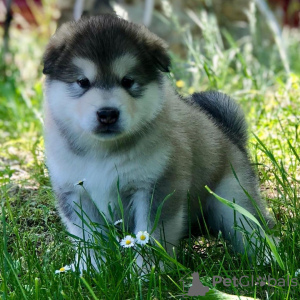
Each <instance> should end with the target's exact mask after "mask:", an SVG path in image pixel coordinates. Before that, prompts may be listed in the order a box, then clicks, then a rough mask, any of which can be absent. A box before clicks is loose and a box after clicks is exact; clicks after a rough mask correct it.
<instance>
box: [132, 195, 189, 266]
mask: <svg viewBox="0 0 300 300" xmlns="http://www.w3.org/2000/svg"><path fill="white" fill-rule="evenodd" d="M150 199H151V193H150V192H148V191H139V192H137V193H136V194H135V195H134V196H133V198H132V201H133V202H132V203H133V208H134V224H135V226H134V233H135V234H137V233H138V232H139V231H144V230H146V231H148V232H149V233H150V232H151V230H152V229H153V226H154V223H155V218H156V215H157V213H158V207H159V206H160V204H161V202H157V201H156V199H153V201H152V204H151V200H150ZM170 201H172V202H176V201H175V199H172V200H171V199H170ZM172 202H171V203H172ZM173 205H174V203H173ZM185 219H186V218H185V209H184V206H183V204H181V205H180V204H178V206H177V207H175V208H174V207H172V204H170V202H169V203H168V200H167V201H166V202H165V203H164V204H163V208H162V211H161V215H160V218H159V222H158V226H157V228H156V229H155V231H154V232H153V234H152V237H153V238H154V239H156V240H157V241H159V242H160V243H161V244H162V245H163V246H165V248H166V251H167V252H168V253H169V254H170V255H173V248H174V246H175V247H176V246H177V244H178V242H179V240H180V239H181V238H182V236H183V234H184V226H185ZM136 261H137V265H138V266H139V267H141V268H142V270H143V272H146V271H147V272H148V271H150V268H151V265H147V266H145V264H144V261H143V258H142V257H141V256H140V255H139V256H138V257H137V260H136ZM161 267H163V266H162V265H161Z"/></svg>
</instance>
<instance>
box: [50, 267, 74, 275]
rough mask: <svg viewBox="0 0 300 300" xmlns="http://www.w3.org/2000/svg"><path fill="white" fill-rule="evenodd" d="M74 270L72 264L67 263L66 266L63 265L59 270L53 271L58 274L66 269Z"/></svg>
mask: <svg viewBox="0 0 300 300" xmlns="http://www.w3.org/2000/svg"><path fill="white" fill-rule="evenodd" d="M70 270H71V271H73V272H74V271H75V268H74V265H68V266H64V267H62V268H60V269H59V270H56V271H55V274H59V273H65V272H67V271H70Z"/></svg>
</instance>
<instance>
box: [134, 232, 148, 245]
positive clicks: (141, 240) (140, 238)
mask: <svg viewBox="0 0 300 300" xmlns="http://www.w3.org/2000/svg"><path fill="white" fill-rule="evenodd" d="M148 242H149V233H148V232H147V231H139V232H138V233H137V235H136V243H137V244H140V245H146V244H147V243H148Z"/></svg>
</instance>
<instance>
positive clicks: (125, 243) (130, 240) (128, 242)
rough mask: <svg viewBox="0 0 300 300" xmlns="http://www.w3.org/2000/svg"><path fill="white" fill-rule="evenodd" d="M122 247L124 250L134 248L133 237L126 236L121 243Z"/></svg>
mask: <svg viewBox="0 0 300 300" xmlns="http://www.w3.org/2000/svg"><path fill="white" fill-rule="evenodd" d="M120 245H121V246H122V247H124V248H130V247H133V246H134V238H133V237H132V236H131V235H127V236H125V238H124V239H123V240H122V241H121V242H120Z"/></svg>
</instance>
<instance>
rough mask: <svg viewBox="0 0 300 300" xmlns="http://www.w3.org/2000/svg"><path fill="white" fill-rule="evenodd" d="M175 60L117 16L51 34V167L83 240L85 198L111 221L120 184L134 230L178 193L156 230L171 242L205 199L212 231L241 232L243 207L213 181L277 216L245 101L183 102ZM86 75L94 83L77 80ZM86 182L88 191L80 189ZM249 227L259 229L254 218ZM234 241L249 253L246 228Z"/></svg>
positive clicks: (203, 97)
mask: <svg viewBox="0 0 300 300" xmlns="http://www.w3.org/2000/svg"><path fill="white" fill-rule="evenodd" d="M169 66H170V59H169V56H168V54H167V52H166V47H165V45H164V43H163V42H162V41H161V40H160V39H159V38H158V37H156V36H155V35H153V34H152V33H150V32H149V31H148V30H147V29H146V28H144V27H141V26H138V25H135V24H132V23H129V22H127V21H124V20H122V19H119V18H117V17H114V16H105V15H103V16H99V17H92V18H89V19H82V20H79V21H78V22H71V23H67V24H65V25H63V26H62V27H61V28H60V29H59V30H58V31H57V33H56V34H55V35H54V36H53V37H52V39H51V41H50V43H49V45H48V47H47V50H46V52H45V55H44V73H45V74H46V76H47V78H46V84H45V95H46V101H45V142H46V156H47V166H48V168H49V171H50V175H51V180H52V184H53V188H54V191H55V193H56V195H57V198H58V208H59V211H60V214H61V217H62V219H63V221H64V222H65V224H66V226H67V228H68V230H69V231H70V232H71V233H72V234H74V235H77V236H82V230H80V228H79V227H80V226H81V224H82V222H81V220H80V218H79V217H78V216H77V214H76V213H75V212H74V208H76V203H77V204H79V201H80V199H81V203H82V207H83V210H84V211H85V213H86V214H87V215H88V216H89V219H90V220H91V221H93V222H96V223H102V219H101V217H100V214H99V211H102V212H103V213H104V214H106V215H107V216H109V213H108V205H109V203H110V205H111V206H113V207H117V206H118V205H117V181H118V180H119V190H120V195H121V198H122V201H123V205H124V207H125V222H126V225H127V226H128V228H129V230H130V231H131V232H134V233H137V232H138V231H140V230H148V231H150V230H151V228H152V226H153V222H154V218H155V215H156V212H157V208H158V207H159V205H160V204H161V202H162V201H163V199H164V198H165V197H166V196H167V195H169V194H171V193H173V194H172V196H171V197H170V198H169V199H168V200H167V201H166V202H165V204H164V206H163V210H162V214H161V218H160V222H159V226H158V228H157V230H156V231H155V233H154V235H155V237H156V238H158V239H159V238H160V229H161V228H162V227H164V232H165V233H166V239H167V242H168V243H169V244H170V245H176V244H177V243H178V241H179V240H180V239H181V238H182V237H183V236H184V235H185V234H186V233H187V228H188V224H187V221H188V214H190V216H191V220H192V222H193V223H197V219H198V218H199V219H200V220H201V219H202V216H201V213H200V207H199V199H200V200H201V205H202V209H203V212H204V217H205V221H206V222H207V224H208V226H209V227H210V228H211V230H212V231H213V232H218V231H220V230H221V231H222V232H223V235H224V236H225V237H226V238H228V239H231V238H232V236H233V235H234V229H233V225H234V212H233V211H232V210H231V209H230V208H228V207H226V206H225V205H223V204H221V203H220V202H218V200H216V199H215V198H214V197H212V196H211V195H210V194H209V193H208V192H207V191H206V189H205V185H207V186H209V187H210V188H211V189H212V190H213V191H215V192H216V193H217V194H218V195H220V196H222V197H224V198H226V199H229V200H233V199H235V202H236V203H238V204H240V205H241V206H243V207H244V208H246V209H247V210H248V211H250V212H251V213H253V214H254V215H256V211H255V209H254V207H253V205H252V203H251V201H250V200H249V199H248V197H247V196H246V195H245V193H244V192H243V190H242V188H241V187H240V184H241V185H242V186H243V187H244V189H245V190H247V191H248V193H249V194H250V195H251V196H252V197H253V198H254V199H255V200H256V201H257V204H258V206H259V207H260V209H261V211H262V213H263V215H264V216H265V217H266V218H267V219H268V220H270V218H269V217H268V215H267V211H266V207H265V204H264V203H263V202H262V200H261V198H260V196H259V192H258V186H257V179H256V176H255V175H254V173H253V171H252V169H251V166H250V163H249V160H248V156H247V151H246V139H247V136H246V125H245V120H244V117H243V114H242V113H241V111H240V109H239V107H238V106H237V105H236V104H235V103H234V102H233V101H232V100H231V99H230V98H229V97H227V96H226V95H223V94H221V93H217V92H204V93H199V94H195V95H193V96H192V97H191V98H190V99H181V98H180V97H179V96H178V95H177V94H176V92H175V91H174V90H173V88H172V87H171V84H170V83H169V81H168V79H167V77H166V76H165V74H164V73H166V72H168V71H169ZM124 77H130V78H131V79H133V80H134V84H133V85H132V86H131V87H130V88H124V87H123V86H122V78H124ZM83 78H87V79H88V80H89V82H90V86H89V87H88V88H82V87H80V85H79V84H78V82H77V81H78V80H80V79H83ZM107 107H109V108H114V109H117V110H118V111H119V112H120V115H119V119H118V121H117V122H116V123H114V124H112V125H109V126H103V124H102V125H101V124H100V123H99V119H97V111H99V110H101V109H103V108H107ZM232 168H233V169H234V170H235V172H236V175H237V177H238V179H239V182H238V181H237V180H236V178H235V176H234V174H233V172H232ZM82 179H85V182H84V186H85V189H86V191H87V192H88V194H89V196H88V195H87V194H86V193H85V192H83V189H82V188H81V187H80V186H76V185H75V186H74V183H76V182H78V181H80V180H82ZM188 193H189V195H190V200H191V201H190V212H188V204H187V203H188V201H187V194H188ZM152 196H153V203H152V206H151V205H150V201H151V198H152ZM91 199H93V200H91ZM148 216H150V217H148ZM117 218H119V215H118V214H117V212H116V216H115V220H116V219H117ZM236 219H237V223H238V225H239V224H240V222H241V220H242V219H243V218H242V216H241V215H239V214H238V213H237V214H236ZM115 220H111V221H115ZM76 225H78V226H79V227H78V226H76ZM244 227H245V229H246V230H249V231H251V230H252V229H251V228H250V227H249V225H248V224H247V223H246V222H244ZM233 245H234V247H235V249H236V250H238V251H243V249H244V244H243V242H242V237H241V235H240V234H238V236H237V239H235V240H233ZM140 263H141V262H140Z"/></svg>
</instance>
